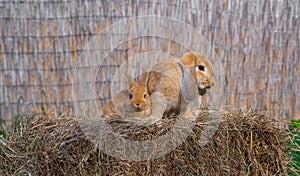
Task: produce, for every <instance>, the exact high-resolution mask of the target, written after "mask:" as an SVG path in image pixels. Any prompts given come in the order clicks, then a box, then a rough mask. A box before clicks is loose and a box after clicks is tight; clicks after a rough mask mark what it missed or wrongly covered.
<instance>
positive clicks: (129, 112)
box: [103, 73, 151, 118]
mask: <svg viewBox="0 0 300 176" xmlns="http://www.w3.org/2000/svg"><path fill="white" fill-rule="evenodd" d="M125 76H126V77H127V80H128V82H129V87H128V90H123V91H121V92H120V93H118V94H117V95H116V96H114V97H113V98H112V99H110V100H108V103H107V105H106V106H105V108H104V110H103V115H104V117H107V118H111V117H124V116H126V117H143V116H145V115H147V114H149V113H150V111H151V109H150V95H149V94H148V91H147V88H146V85H145V82H143V81H145V80H146V77H147V74H143V76H145V77H143V80H140V81H139V83H136V82H135V81H134V79H133V78H132V77H131V76H129V75H128V73H125Z"/></svg>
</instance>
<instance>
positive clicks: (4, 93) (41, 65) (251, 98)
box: [0, 0, 300, 120]
mask: <svg viewBox="0 0 300 176" xmlns="http://www.w3.org/2000/svg"><path fill="white" fill-rule="evenodd" d="M143 15H159V16H165V17H171V18H175V19H178V20H182V21H184V22H185V23H187V24H190V25H192V26H193V27H194V28H195V29H196V30H197V31H199V32H200V33H201V34H202V35H203V36H204V37H205V38H206V39H207V40H208V41H209V42H210V44H211V45H212V46H213V47H214V49H215V51H216V53H217V54H218V56H219V58H220V62H221V63H222V68H223V69H224V72H225V84H226V85H225V86H226V88H225V94H224V92H223V94H224V96H226V104H228V105H231V106H232V107H235V108H243V107H247V106H252V107H253V108H255V109H256V110H257V111H259V112H263V113H267V114H269V115H271V116H273V117H280V118H285V117H289V118H300V98H299V97H300V91H299V89H300V88H299V86H300V74H299V73H300V70H299V61H300V59H299V56H300V34H299V33H300V26H299V25H300V24H299V23H300V22H299V15H300V1H298V0H285V1H283V0H265V1H263V0H253V1H246V0H224V1H221V0H213V1H212V0H177V1H149V0H140V1H138V0H126V1H123V0H122V1H121V0H119V1H92V0H90V1H88V0H86V1H79V0H76V1H75V0H74V1H73V0H59V1H58V0H57V1H49V0H43V1H33V0H24V1H8V0H6V1H3V0H2V1H0V118H1V119H5V120H10V118H11V117H14V116H15V114H16V111H17V109H18V110H20V111H24V112H31V111H41V105H42V104H43V103H44V104H45V106H46V108H47V109H48V110H55V111H57V112H59V111H63V110H66V109H69V108H72V100H71V88H72V84H73V77H74V75H73V72H72V71H73V69H74V67H75V66H76V64H77V63H78V57H79V56H80V55H81V54H82V52H84V47H85V45H86V43H87V42H88V41H90V40H91V39H92V38H93V37H95V36H97V35H98V34H99V31H101V30H102V29H104V28H105V27H107V26H109V25H111V24H113V23H114V22H117V21H118V20H121V19H126V18H128V17H134V16H143ZM114 35H118V34H117V33H113V32H107V36H106V37H107V41H106V42H109V39H110V38H112V37H114ZM196 42H197V41H195V43H196ZM100 51H103V52H105V53H110V57H111V58H112V60H113V62H112V63H115V65H111V66H110V67H109V68H110V69H102V72H105V70H106V71H107V73H106V75H108V74H110V73H111V72H112V71H114V70H115V69H116V68H117V67H118V64H119V63H120V62H122V61H124V60H126V59H127V58H128V56H132V55H134V54H138V53H141V52H144V51H160V52H169V53H170V54H171V55H173V56H180V55H181V54H182V53H184V52H185V51H186V49H184V48H183V47H182V46H180V45H179V44H178V43H176V42H169V41H168V40H166V39H160V40H153V38H151V37H144V38H141V39H133V40H132V41H130V42H129V43H124V44H122V45H121V46H119V47H117V48H116V49H114V50H113V51H109V50H108V49H107V48H105V47H104V48H101V47H100ZM90 64H95V65H97V64H99V63H90ZM99 76H105V73H101V74H100V73H99ZM101 84H103V85H104V83H102V82H101V79H99V81H98V82H97V85H100V87H101ZM109 88H110V87H107V86H102V88H101V90H98V93H99V96H98V100H99V102H100V103H99V104H100V109H101V108H102V106H103V105H105V103H106V100H107V99H108V98H109V97H110V94H109V93H108V91H107V90H108V89H109ZM82 101H89V100H88V99H86V100H82Z"/></svg>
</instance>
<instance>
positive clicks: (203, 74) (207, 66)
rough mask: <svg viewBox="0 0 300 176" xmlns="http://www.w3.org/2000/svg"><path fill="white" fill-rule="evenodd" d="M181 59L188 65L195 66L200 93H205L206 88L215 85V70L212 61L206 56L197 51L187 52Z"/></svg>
mask: <svg viewBox="0 0 300 176" xmlns="http://www.w3.org/2000/svg"><path fill="white" fill-rule="evenodd" d="M180 61H181V62H182V63H183V65H185V66H187V67H193V68H194V73H193V74H195V76H196V80H195V81H196V84H197V86H198V93H199V94H200V95H204V94H205V93H206V89H209V88H211V86H213V85H214V83H215V79H214V70H213V66H212V63H211V62H210V61H209V60H208V59H206V58H205V56H204V55H202V54H200V53H197V52H187V53H185V54H184V55H183V56H182V57H181V58H180Z"/></svg>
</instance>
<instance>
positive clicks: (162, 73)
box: [147, 52, 214, 119]
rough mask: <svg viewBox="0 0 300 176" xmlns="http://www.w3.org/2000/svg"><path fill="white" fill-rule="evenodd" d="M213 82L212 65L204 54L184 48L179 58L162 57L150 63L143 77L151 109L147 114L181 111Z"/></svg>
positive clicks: (184, 110) (177, 112) (154, 116)
mask: <svg viewBox="0 0 300 176" xmlns="http://www.w3.org/2000/svg"><path fill="white" fill-rule="evenodd" d="M213 85H214V70H213V66H212V64H211V62H210V61H209V60H207V59H206V58H205V57H204V55H202V54H200V53H197V52H187V53H185V54H184V55H183V56H182V57H181V58H171V59H164V60H162V61H160V62H159V63H157V64H156V65H154V66H153V68H152V69H151V71H150V72H149V75H148V78H147V89H148V93H149V94H150V96H151V109H152V110H151V114H150V115H149V116H148V117H150V118H154V119H155V118H161V116H162V114H164V113H166V112H168V113H176V114H180V113H185V112H186V111H187V108H188V105H189V104H190V103H191V102H193V101H195V100H196V98H198V95H204V94H205V93H206V89H209V88H210V87H211V86H213Z"/></svg>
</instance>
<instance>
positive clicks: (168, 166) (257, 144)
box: [0, 110, 288, 175]
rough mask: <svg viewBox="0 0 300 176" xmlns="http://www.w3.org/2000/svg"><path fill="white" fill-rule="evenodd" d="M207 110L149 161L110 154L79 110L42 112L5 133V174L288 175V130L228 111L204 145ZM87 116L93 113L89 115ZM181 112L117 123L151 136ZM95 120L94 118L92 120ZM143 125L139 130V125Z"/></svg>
mask: <svg viewBox="0 0 300 176" xmlns="http://www.w3.org/2000/svg"><path fill="white" fill-rule="evenodd" d="M210 113H211V111H208V110H203V112H202V113H201V114H200V115H199V117H198V118H197V120H196V125H195V126H194V127H193V132H192V133H191V134H190V135H189V137H188V138H186V140H185V141H184V142H183V143H182V144H180V145H179V146H178V147H177V148H176V149H175V150H173V151H171V152H170V153H168V154H166V155H164V156H162V157H159V158H155V159H151V160H149V161H126V160H121V159H119V158H116V157H112V156H108V155H107V154H105V153H104V152H102V151H101V150H99V149H98V148H97V147H95V144H94V143H92V142H91V141H90V140H88V139H87V138H86V136H85V133H84V132H83V131H82V126H80V125H79V123H78V120H76V118H75V117H74V116H73V115H68V114H64V115H62V116H60V117H58V118H55V116H54V115H38V116H36V117H35V118H34V119H33V120H32V121H30V122H27V121H22V123H21V124H20V127H19V128H18V130H17V131H16V132H14V133H10V134H8V137H7V139H3V138H1V139H0V142H1V147H0V153H1V158H0V170H1V171H0V174H1V175H12V174H14V175H20V174H29V173H30V174H31V175H65V174H67V175H78V174H80V175H120V174H123V175H285V174H286V173H287V171H286V170H287V163H288V157H287V151H285V148H286V146H287V142H288V138H286V137H284V136H288V131H287V130H286V129H283V128H280V127H279V125H278V122H276V121H274V120H267V118H265V117H263V116H258V115H257V114H255V113H254V112H252V111H249V112H241V111H238V112H237V111H224V112H222V122H221V123H220V124H219V125H218V129H217V131H216V133H215V134H214V135H213V137H212V138H211V139H209V141H208V143H207V144H206V145H199V143H198V140H199V138H200V137H201V132H203V129H204V127H203V124H205V122H207V121H208V120H209V119H208V118H207V117H209V114H210ZM86 120H87V119H86ZM176 120H178V118H165V119H164V120H162V122H160V123H159V125H151V126H149V127H139V126H134V125H132V124H130V123H124V122H122V120H120V119H113V120H110V122H109V123H110V125H111V128H112V129H113V130H114V131H117V132H119V133H122V135H123V136H124V137H125V138H129V139H134V140H149V139H153V138H156V137H157V136H159V135H164V134H165V133H167V132H168V131H169V130H170V129H171V127H172V125H173V124H174V122H175V121H176ZM92 124H93V123H92ZM137 129H138V130H137Z"/></svg>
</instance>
